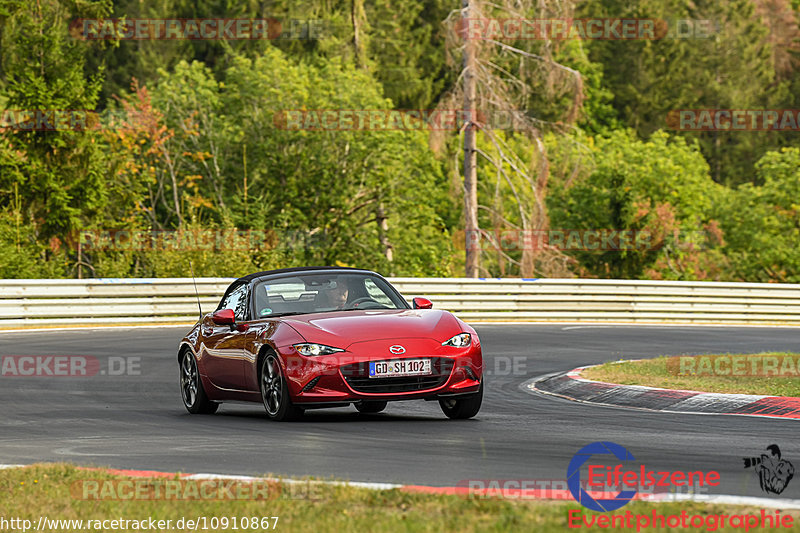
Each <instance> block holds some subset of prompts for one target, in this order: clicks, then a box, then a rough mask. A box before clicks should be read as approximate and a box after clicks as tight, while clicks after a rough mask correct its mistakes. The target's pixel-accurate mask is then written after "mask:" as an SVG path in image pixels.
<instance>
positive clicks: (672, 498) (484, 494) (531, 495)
mask: <svg viewBox="0 0 800 533" xmlns="http://www.w3.org/2000/svg"><path fill="white" fill-rule="evenodd" d="M28 466H30V465H3V464H0V470H4V469H9V468H27V467H28ZM78 468H81V469H82V470H87V471H97V470H102V471H104V472H106V473H108V474H111V475H117V476H127V477H138V478H175V477H177V478H179V479H182V480H184V479H185V480H230V481H241V482H243V483H248V482H259V481H260V482H273V483H286V484H302V485H309V484H311V485H314V484H317V485H331V486H347V487H356V488H362V489H369V490H393V489H396V490H401V491H404V492H413V493H424V494H439V495H453V496H461V497H464V498H475V499H488V498H496V499H507V500H528V501H530V500H556V501H575V499H574V498H573V496H572V494H571V493H570V492H569V491H568V490H550V491H548V495H547V497H542V495H541V491H540V490H537V489H530V490H529V489H511V488H502V489H501V488H492V487H491V483H490V487H489V488H474V487H465V486H456V487H432V486H427V485H402V484H397V483H373V482H361V481H324V480H299V479H285V478H271V477H256V476H242V475H231V474H203V473H200V474H187V473H180V472H160V471H156V470H125V469H115V468H83V467H78ZM486 481H490V482H491V481H492V480H486ZM497 481H498V482H499V481H500V480H497ZM506 481H507V480H506ZM593 495H594V496H595V497H600V498H613V497H614V496H615V494H611V493H593ZM634 499H636V500H641V501H646V502H649V503H668V502H698V503H712V504H715V503H716V504H724V505H746V506H751V507H760V508H770V509H800V500H790V499H778V498H758V497H754V496H732V495H727V494H671V493H661V494H641V493H640V494H637V496H636V497H635V498H634ZM576 503H577V502H576Z"/></svg>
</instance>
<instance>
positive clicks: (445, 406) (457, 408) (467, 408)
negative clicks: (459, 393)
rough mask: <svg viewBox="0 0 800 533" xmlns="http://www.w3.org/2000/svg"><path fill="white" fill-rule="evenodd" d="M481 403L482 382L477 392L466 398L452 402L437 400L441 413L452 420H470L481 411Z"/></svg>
mask: <svg viewBox="0 0 800 533" xmlns="http://www.w3.org/2000/svg"><path fill="white" fill-rule="evenodd" d="M482 402H483V382H481V387H480V389H478V392H476V393H475V394H473V395H471V396H467V397H466V398H460V399H453V400H439V407H441V408H442V412H443V413H444V414H445V415H447V418H452V419H453V420H463V419H465V418H472V417H473V416H475V415H477V414H478V411H480V410H481V403H482Z"/></svg>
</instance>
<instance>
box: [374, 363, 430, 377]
mask: <svg viewBox="0 0 800 533" xmlns="http://www.w3.org/2000/svg"><path fill="white" fill-rule="evenodd" d="M430 373H431V360H430V359H400V360H396V361H371V362H370V364H369V377H371V378H395V377H401V376H426V375H428V374H430Z"/></svg>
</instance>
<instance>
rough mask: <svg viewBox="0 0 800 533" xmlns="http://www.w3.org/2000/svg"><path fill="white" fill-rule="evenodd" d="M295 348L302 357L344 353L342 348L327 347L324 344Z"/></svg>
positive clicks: (296, 346)
mask: <svg viewBox="0 0 800 533" xmlns="http://www.w3.org/2000/svg"><path fill="white" fill-rule="evenodd" d="M294 347H295V348H296V349H297V351H298V352H299V353H300V355H306V356H313V355H330V354H332V353H336V352H343V351H344V350H342V349H341V348H334V347H333V346H325V345H324V344H312V343H303V344H295V345H294Z"/></svg>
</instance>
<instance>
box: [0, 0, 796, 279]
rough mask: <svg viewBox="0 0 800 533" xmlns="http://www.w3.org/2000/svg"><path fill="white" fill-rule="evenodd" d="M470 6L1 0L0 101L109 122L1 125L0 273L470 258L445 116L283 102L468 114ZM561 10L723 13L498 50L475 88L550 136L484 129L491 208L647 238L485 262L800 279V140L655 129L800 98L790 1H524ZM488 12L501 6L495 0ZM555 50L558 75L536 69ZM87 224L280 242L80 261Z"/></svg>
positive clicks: (444, 1)
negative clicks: (265, 28) (230, 35)
mask: <svg viewBox="0 0 800 533" xmlns="http://www.w3.org/2000/svg"><path fill="white" fill-rule="evenodd" d="M519 5H524V4H519ZM459 7H460V4H459V3H458V2H456V3H453V2H451V1H448V0H423V1H412V0H398V1H392V2H389V1H387V0H378V1H374V2H367V1H364V0H353V1H346V2H345V1H340V0H332V1H331V0H309V1H308V2H302V3H298V2H292V1H288V0H278V1H276V2H271V3H269V5H267V4H264V3H262V2H256V1H252V0H247V1H245V2H238V3H231V2H227V1H222V0H212V1H210V2H205V3H197V2H189V1H187V0H166V1H164V2H160V3H152V2H139V1H133V0H121V1H117V2H113V3H112V2H111V1H110V0H101V1H97V2H85V1H83V0H41V1H37V2H33V3H30V2H22V1H20V0H0V110H54V109H59V110H89V111H93V110H100V111H101V112H102V117H103V118H102V125H103V127H102V128H96V129H95V128H90V129H87V130H71V129H60V130H57V131H36V130H34V131H29V130H24V129H19V128H14V127H6V124H5V118H6V117H5V115H3V117H2V119H3V121H4V122H2V123H0V206H2V208H3V210H2V211H3V214H2V216H0V246H2V247H3V249H4V250H6V252H5V253H4V254H2V256H1V257H0V276H4V277H23V276H29V277H42V276H48V277H60V276H67V277H73V276H76V275H78V273H79V272H80V274H81V275H83V276H174V275H179V276H182V275H186V273H187V272H188V268H189V262H190V261H191V263H192V264H193V265H194V268H195V270H196V272H198V274H200V275H220V276H231V275H238V274H241V273H243V272H247V271H250V270H254V269H268V268H275V267H284V266H299V265H307V264H340V265H354V266H356V265H357V266H363V267H367V268H374V269H377V270H380V271H381V272H384V273H387V274H394V275H409V276H423V275H428V276H434V275H454V274H460V273H461V272H460V269H461V267H462V261H463V250H462V248H463V246H461V244H462V243H461V242H460V241H461V235H462V234H461V230H462V229H463V218H462V212H461V195H462V189H461V181H460V180H461V178H460V171H461V166H460V165H461V162H462V161H463V153H462V151H461V150H462V138H461V137H460V134H456V133H452V132H451V133H443V132H436V133H435V134H429V132H425V131H403V130H386V131H347V130H345V131H302V130H300V131H297V130H292V129H286V127H285V125H284V123H283V122H282V121H281V119H280V117H281V114H280V113H281V112H282V111H291V110H325V109H332V110H341V109H344V110H388V109H431V108H435V107H437V106H442V107H448V108H452V107H453V106H459V103H458V102H456V101H455V100H453V94H455V93H453V92H452V90H453V89H454V88H456V86H457V84H458V83H461V80H460V79H459V78H458V72H459V66H458V65H459V63H460V58H459V57H458V54H459V53H460V51H459V50H455V55H451V56H448V54H447V49H446V45H445V36H446V34H447V32H448V31H449V30H450V29H451V28H447V27H445V26H444V24H443V21H444V20H445V19H446V18H447V16H448V14H449V13H450V12H451V10H456V9H459ZM573 7H574V8H575V13H574V15H575V17H581V16H587V17H594V18H597V17H634V18H660V19H665V20H668V21H669V20H671V21H674V20H675V19H710V20H713V21H715V22H716V23H717V30H716V32H715V33H713V34H712V35H711V36H710V37H708V38H695V39H660V40H655V41H647V40H642V41H630V40H617V41H613V40H608V41H578V40H567V41H558V40H556V41H549V42H545V41H535V40H534V41H530V40H528V41H526V42H509V43H508V44H511V45H513V46H517V47H520V48H522V49H524V50H526V51H527V52H529V53H531V54H534V55H538V56H539V57H533V58H532V57H530V56H527V59H526V60H525V61H520V58H519V56H518V55H515V54H512V53H509V52H508V51H507V50H506V51H495V52H493V53H491V54H488V55H486V57H487V58H489V60H490V63H486V65H489V66H490V67H491V68H492V69H495V70H496V71H497V72H503V73H505V74H508V76H507V77H505V78H503V79H504V80H505V82H504V83H506V82H507V83H506V84H505V85H503V84H500V85H503V86H502V87H494V86H493V87H485V86H481V87H479V88H478V90H479V92H481V94H483V95H491V94H494V95H495V96H498V97H499V98H500V100H497V101H501V100H503V98H506V100H503V101H506V102H510V101H511V100H509V99H508V97H509V94H511V93H512V92H513V93H514V96H515V99H514V106H517V105H518V106H519V107H524V108H525V109H526V113H527V115H528V116H529V117H532V118H534V119H535V120H537V121H538V122H536V124H537V128H541V131H537V133H536V135H529V134H528V133H530V132H526V133H525V134H522V133H521V132H519V131H517V132H512V131H505V132H500V131H498V132H494V133H493V136H491V135H485V134H481V135H480V136H479V139H480V140H479V149H480V150H481V152H482V156H485V157H484V159H481V162H480V163H479V168H478V186H479V202H480V204H481V209H480V210H479V222H480V226H481V228H484V229H488V230H507V229H511V228H516V229H528V230H535V229H539V228H546V227H550V228H552V229H554V230H559V229H566V230H570V229H576V230H590V229H598V230H634V231H640V232H645V233H647V234H649V235H652V238H651V241H650V243H649V247H648V248H647V249H639V250H622V251H604V252H591V251H568V252H567V254H566V255H560V256H559V255H557V254H556V255H554V256H545V255H542V254H539V253H538V252H536V253H529V252H530V251H528V252H525V251H523V250H520V249H516V250H513V249H512V250H503V252H504V253H494V252H492V251H488V252H486V253H484V254H483V255H482V261H483V265H482V267H483V269H484V271H485V272H487V273H488V274H489V275H503V276H511V275H521V274H522V273H524V272H531V271H533V272H534V273H535V274H536V275H584V276H602V277H632V278H646V277H652V278H666V279H731V280H751V281H794V282H796V281H798V280H800V256H798V254H797V253H796V252H795V248H796V246H795V243H796V242H797V240H798V237H800V235H798V233H797V232H798V229H797V228H798V227H800V220H798V217H797V209H798V206H797V202H798V200H797V198H800V175H799V173H800V170H798V168H800V154H798V150H800V149H798V148H797V146H798V145H800V143H798V140H797V136H796V135H795V136H793V135H791V134H786V133H777V132H769V133H757V132H735V133H734V132H731V133H725V132H703V133H682V132H671V133H669V134H667V133H664V129H665V128H667V127H669V126H670V125H669V124H668V123H667V120H666V119H667V116H668V114H669V112H670V111H673V110H676V109H699V108H734V109H736V108H738V109H748V108H754V109H764V108H773V109H778V108H785V109H790V108H794V109H797V108H798V107H799V102H800V96H798V95H800V90H798V88H800V74H798V72H799V71H798V68H799V66H800V63H798V57H799V56H798V54H797V47H796V44H797V42H796V38H797V35H798V33H800V30H799V29H798V28H797V22H798V16H797V15H798V13H797V9H798V3H797V0H791V1H790V0H779V1H777V2H772V3H765V2H753V1H752V0H726V1H725V2H717V1H710V0H702V1H693V2H692V1H689V0H645V1H643V2H639V3H636V4H631V3H629V2H628V3H626V2H621V1H619V0H602V1H601V0H589V1H587V2H582V3H578V4H575V5H574V6H571V5H566V4H565V5H561V4H558V5H555V4H546V5H545V4H542V5H539V4H536V7H535V8H531V9H532V11H531V12H530V14H529V15H530V17H531V18H537V17H545V16H547V17H551V16H552V17H555V16H562V15H563V16H567V15H568V14H569V13H570V12H571V10H572V8H573ZM562 8H564V9H565V11H564V12H561V11H560V10H561V9H562ZM790 8H793V9H794V13H793V15H794V18H792V17H791V16H789V11H788V10H789V9H790ZM482 9H483V10H484V13H486V14H487V16H497V17H500V18H502V17H503V16H504V13H506V11H504V9H503V8H502V6H501V5H500V4H483V6H482ZM520 9H522V8H520ZM776 14H783V15H781V16H782V17H783V18H782V19H781V24H783V25H782V26H781V25H780V24H777V23H776V21H775V20H772V19H771V18H770V17H773V18H774V17H775V16H776ZM102 17H125V18H130V19H136V18H173V19H174V18H183V19H192V18H203V17H211V18H266V17H274V18H276V19H278V20H280V21H281V23H282V24H283V25H284V26H286V27H284V29H285V30H291V28H290V27H289V26H290V25H291V24H292V22H291V21H292V19H295V20H298V21H303V22H308V21H315V23H316V22H320V23H321V24H322V28H323V33H322V34H321V35H320V36H319V37H318V38H311V39H308V38H305V39H296V38H288V39H287V38H279V39H273V40H252V41H250V40H234V41H224V40H211V41H207V40H128V41H125V40H123V41H119V42H115V41H108V42H105V41H83V40H80V39H77V38H75V36H74V35H70V33H69V22H70V21H71V20H73V19H76V18H102ZM452 20H453V19H451V21H452ZM301 24H302V22H301ZM288 36H289V35H288V33H287V34H286V35H285V37H288ZM295 37H296V35H295ZM793 39H795V41H794V42H793ZM481 46H484V47H488V46H489V45H487V44H486V43H483V44H482V45H481ZM486 49H487V48H483V49H482V50H484V51H485V50H486ZM451 52H453V50H451ZM787 58H788V59H787ZM792 58H793V59H792ZM454 60H455V61H454ZM551 60H552V61H553V62H557V63H558V64H559V65H562V66H563V67H565V68H560V67H559V68H549V67H552V65H553V64H552V63H550V61H551ZM576 73H578V74H579V75H580V76H579V77H577V76H576V75H575V74H576ZM498 79H499V78H498ZM512 79H516V80H521V81H520V82H519V83H517V84H514V82H509V81H508V80H512ZM576 88H579V89H580V90H579V91H578V92H577V93H576V91H575V89H576ZM493 91H494V93H493ZM517 93H519V94H517ZM516 97H518V98H516ZM486 101H492V100H491V99H490V98H489V99H487V100H486ZM567 124H569V126H567ZM542 135H544V137H542ZM541 138H544V139H545V143H544V146H543V147H542V146H539V145H537V143H536V141H537V140H538V139H541ZM487 158H488V159H493V160H494V162H495V163H498V162H500V163H499V164H498V165H495V164H489V163H488V162H487ZM511 161H513V162H514V163H513V165H518V168H516V169H513V168H512V166H513V165H512V163H511ZM498 169H499V170H500V171H498ZM740 184H743V185H741V186H740ZM733 186H737V188H732V187H733ZM544 206H546V207H547V209H545V208H544ZM548 210H549V215H548ZM548 217H549V218H548ZM101 229H106V230H124V231H143V232H148V231H151V230H154V231H168V232H171V231H176V232H181V231H183V232H186V231H200V230H203V231H206V230H207V231H220V232H224V231H235V230H250V231H254V232H260V233H258V234H259V235H264V236H268V237H269V238H266V239H264V240H263V241H262V242H260V243H259V244H258V245H256V246H252V247H250V248H247V249H239V248H237V249H233V250H231V249H228V248H226V247H225V246H217V245H215V246H214V247H212V248H210V249H201V250H199V249H191V248H188V249H137V250H109V249H99V248H91V247H87V248H82V249H81V253H80V255H79V254H78V252H77V247H76V242H77V241H76V237H75V236H76V235H77V232H78V231H80V230H101ZM222 244H224V243H222ZM547 261H550V262H551V263H552V262H553V261H554V262H555V263H552V264H550V265H549V266H547V265H544V263H545V262H547ZM79 263H80V266H79ZM554 265H555V266H554Z"/></svg>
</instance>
